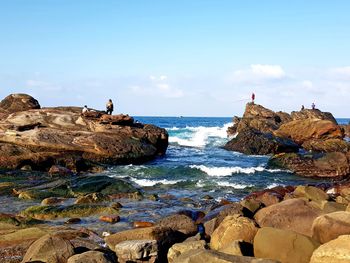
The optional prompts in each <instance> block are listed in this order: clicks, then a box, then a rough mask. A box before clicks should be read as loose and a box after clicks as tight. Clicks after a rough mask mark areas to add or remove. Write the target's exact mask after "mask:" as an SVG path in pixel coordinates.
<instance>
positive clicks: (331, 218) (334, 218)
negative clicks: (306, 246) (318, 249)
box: [312, 211, 350, 244]
mask: <svg viewBox="0 0 350 263" xmlns="http://www.w3.org/2000/svg"><path fill="white" fill-rule="evenodd" d="M349 234H350V212H345V211H340V212H334V213H330V214H325V215H321V216H319V217H317V218H316V219H315V220H314V222H313V224H312V237H313V238H314V239H315V240H317V241H319V242H320V243H321V244H323V243H327V242H328V241H330V240H333V239H336V238H337V237H339V236H340V235H349Z"/></svg>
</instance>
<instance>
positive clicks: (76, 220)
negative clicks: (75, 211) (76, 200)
mask: <svg viewBox="0 0 350 263" xmlns="http://www.w3.org/2000/svg"><path fill="white" fill-rule="evenodd" d="M80 222H81V219H80V218H79V217H73V218H69V219H68V220H67V221H66V222H64V223H65V224H68V225H71V224H79V223H80Z"/></svg>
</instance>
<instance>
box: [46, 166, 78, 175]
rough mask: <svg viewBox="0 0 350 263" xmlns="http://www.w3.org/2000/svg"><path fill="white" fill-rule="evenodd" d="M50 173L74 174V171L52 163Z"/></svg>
mask: <svg viewBox="0 0 350 263" xmlns="http://www.w3.org/2000/svg"><path fill="white" fill-rule="evenodd" d="M49 174H50V175H52V176H71V175H73V172H72V171H71V170H70V169H68V168H66V167H63V166H60V165H52V166H51V168H50V169H49Z"/></svg>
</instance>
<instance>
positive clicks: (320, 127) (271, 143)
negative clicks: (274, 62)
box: [224, 103, 350, 179]
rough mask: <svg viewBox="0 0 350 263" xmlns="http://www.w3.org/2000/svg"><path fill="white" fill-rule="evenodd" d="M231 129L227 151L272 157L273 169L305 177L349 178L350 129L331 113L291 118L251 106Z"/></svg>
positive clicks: (313, 112)
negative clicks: (348, 138) (341, 124)
mask: <svg viewBox="0 0 350 263" xmlns="http://www.w3.org/2000/svg"><path fill="white" fill-rule="evenodd" d="M233 122H234V125H233V126H232V127H230V128H229V129H228V134H229V135H231V136H232V135H234V136H235V138H233V139H232V140H231V141H229V142H228V143H227V144H226V145H225V146H224V148H225V149H227V150H232V151H237V152H241V153H244V154H253V155H268V154H270V155H272V157H271V159H270V161H269V167H271V168H283V169H287V170H290V171H292V172H293V173H295V174H297V175H299V176H303V177H314V178H332V179H347V178H348V177H349V175H350V143H349V142H348V141H346V140H345V139H344V137H345V136H346V135H349V134H348V126H347V125H345V126H340V125H338V123H337V121H336V120H335V118H334V117H333V115H332V114H331V113H329V112H321V111H320V110H318V109H313V110H312V109H304V110H301V111H298V112H292V113H291V114H288V113H285V112H274V111H272V110H269V109H266V108H264V107H263V106H261V105H258V104H253V103H248V104H247V106H246V109H245V112H244V115H243V117H242V118H238V117H234V119H233Z"/></svg>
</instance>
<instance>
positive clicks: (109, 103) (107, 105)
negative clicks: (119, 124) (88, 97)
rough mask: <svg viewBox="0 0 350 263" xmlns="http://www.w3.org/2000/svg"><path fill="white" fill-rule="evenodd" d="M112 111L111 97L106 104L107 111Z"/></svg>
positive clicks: (108, 112)
mask: <svg viewBox="0 0 350 263" xmlns="http://www.w3.org/2000/svg"><path fill="white" fill-rule="evenodd" d="M112 112H113V102H112V100H111V99H109V100H108V102H107V104H106V113H107V114H110V115H112Z"/></svg>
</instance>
